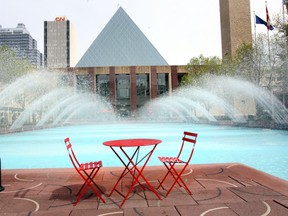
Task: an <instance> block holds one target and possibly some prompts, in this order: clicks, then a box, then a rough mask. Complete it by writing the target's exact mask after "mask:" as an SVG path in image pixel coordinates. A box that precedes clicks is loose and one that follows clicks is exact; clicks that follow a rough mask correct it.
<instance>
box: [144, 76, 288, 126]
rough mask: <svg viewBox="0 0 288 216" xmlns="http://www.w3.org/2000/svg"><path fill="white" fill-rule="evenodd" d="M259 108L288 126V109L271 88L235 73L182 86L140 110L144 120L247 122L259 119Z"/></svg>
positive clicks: (272, 120)
mask: <svg viewBox="0 0 288 216" xmlns="http://www.w3.org/2000/svg"><path fill="white" fill-rule="evenodd" d="M257 109H258V110H257ZM259 110H261V111H262V112H265V113H266V115H268V116H269V123H271V122H274V123H276V124H279V125H282V126H281V127H285V126H287V124H288V110H287V109H286V108H285V106H284V105H283V104H282V103H281V102H280V101H279V100H278V99H277V98H276V97H275V96H274V95H272V94H271V93H270V92H268V91H267V90H264V89H262V88H259V87H256V86H255V85H253V84H252V83H250V82H247V81H242V80H239V79H234V78H231V77H224V76H218V77H216V76H212V77H211V76H210V77H207V78H206V79H205V82H204V83H203V85H202V86H201V87H194V86H188V87H183V88H179V89H177V90H176V91H175V92H173V95H166V96H163V97H160V98H158V99H155V100H153V101H151V102H150V103H147V104H146V105H145V106H144V107H143V108H142V109H141V110H140V115H139V118H140V119H142V120H144V119H147V116H149V118H150V119H153V120H173V119H181V120H182V121H188V122H189V121H192V122H201V121H203V120H204V121H205V122H207V121H208V122H210V123H211V122H212V123H213V122H219V120H221V119H222V120H223V119H226V120H229V122H233V123H247V121H248V120H249V119H254V120H256V119H257V117H258V116H257V112H259ZM254 122H255V121H254ZM226 124H227V121H226ZM269 125H270V124H269ZM246 126H249V125H248V124H246ZM258 126H260V127H261V126H263V125H258ZM264 126H265V125H264Z"/></svg>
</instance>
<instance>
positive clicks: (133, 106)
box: [63, 65, 197, 116]
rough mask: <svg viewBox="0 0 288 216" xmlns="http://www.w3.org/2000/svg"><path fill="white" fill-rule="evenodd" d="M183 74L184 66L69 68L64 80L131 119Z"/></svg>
mask: <svg viewBox="0 0 288 216" xmlns="http://www.w3.org/2000/svg"><path fill="white" fill-rule="evenodd" d="M196 70H197V66H195V71H196ZM185 74H187V71H186V66H185V65H177V66H176V65H175V66H169V65H167V66H165V65H164V66H116V67H115V66H111V67H89V68H86V67H85V68H68V69H67V77H66V78H63V79H65V80H67V83H68V84H69V85H70V86H75V89H76V91H84V92H91V93H95V94H98V95H100V96H102V97H104V98H106V100H107V101H110V102H111V103H112V105H113V106H114V108H115V110H117V112H119V113H120V115H124V116H130V115H131V113H133V112H134V111H136V110H137V109H138V108H140V107H142V106H143V105H144V104H145V103H146V102H149V101H150V100H151V99H154V98H156V97H160V96H161V95H165V94H171V93H172V91H173V90H175V89H176V88H177V87H179V85H180V81H181V79H182V77H183V76H184V75H185Z"/></svg>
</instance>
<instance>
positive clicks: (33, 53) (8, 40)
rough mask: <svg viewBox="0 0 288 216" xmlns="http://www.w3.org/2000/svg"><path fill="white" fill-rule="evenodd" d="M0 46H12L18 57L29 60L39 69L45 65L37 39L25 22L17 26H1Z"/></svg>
mask: <svg viewBox="0 0 288 216" xmlns="http://www.w3.org/2000/svg"><path fill="white" fill-rule="evenodd" d="M0 46H8V47H10V48H11V49H12V50H13V51H14V52H15V54H16V57H17V58H19V59H23V60H28V61H29V62H30V63H31V64H32V65H34V66H35V67H36V68H37V69H40V68H41V67H42V66H43V60H42V59H43V55H42V53H40V52H39V50H38V49H37V41H36V40H35V39H33V38H32V36H31V35H30V33H29V32H28V30H27V29H26V27H25V25H24V24H23V23H19V24H18V25H17V27H16V28H2V27H1V26H0Z"/></svg>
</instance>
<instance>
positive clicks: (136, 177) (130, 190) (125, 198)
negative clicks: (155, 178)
mask: <svg viewBox="0 0 288 216" xmlns="http://www.w3.org/2000/svg"><path fill="white" fill-rule="evenodd" d="M156 146H157V145H154V147H153V149H152V150H151V151H150V153H148V157H147V159H146V161H145V163H144V165H143V166H142V168H141V169H140V170H139V169H138V167H137V163H136V164H135V163H134V162H133V157H131V158H130V157H129V155H128V154H127V153H126V152H125V151H124V149H123V148H122V147H120V149H121V151H122V152H123V153H124V155H125V156H126V157H127V159H128V160H129V163H128V164H130V163H131V165H132V167H133V169H135V170H136V171H137V175H135V174H133V172H132V171H131V170H130V169H129V168H128V171H129V172H130V174H131V175H132V177H133V178H134V181H133V183H132V185H131V187H130V189H129V191H128V193H127V194H126V196H125V197H124V200H123V201H122V203H121V205H120V208H121V207H122V206H123V205H124V203H125V201H126V200H127V198H128V196H129V195H130V193H131V192H132V190H133V188H134V186H135V184H136V183H137V182H138V183H139V184H140V185H141V183H140V182H139V180H138V179H139V177H140V176H141V177H142V178H143V180H144V181H145V182H146V184H147V186H148V188H149V189H150V190H151V191H152V192H153V193H154V194H155V195H156V196H157V197H158V199H160V200H162V198H161V197H160V196H159V194H158V192H157V191H156V189H154V188H153V187H152V185H151V184H150V183H149V181H148V180H147V179H146V178H145V177H144V175H143V174H142V173H143V171H144V168H145V167H146V164H147V163H148V161H149V159H150V157H151V155H152V153H153V152H154V150H155V148H156Z"/></svg>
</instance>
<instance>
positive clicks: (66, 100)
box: [36, 91, 82, 126]
mask: <svg viewBox="0 0 288 216" xmlns="http://www.w3.org/2000/svg"><path fill="white" fill-rule="evenodd" d="M81 98H82V96H81V95H79V94H75V93H73V92H71V91H68V92H67V94H65V95H63V97H62V98H59V101H61V102H60V103H56V104H55V106H53V107H52V109H50V110H49V112H47V113H46V114H45V115H44V116H43V117H42V118H41V119H40V121H39V122H38V123H37V125H36V126H42V125H43V124H45V122H46V121H47V120H48V119H49V118H50V117H51V116H53V115H55V113H57V112H58V111H59V110H63V109H65V107H67V106H69V105H70V104H71V102H73V101H77V100H80V99H81Z"/></svg>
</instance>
